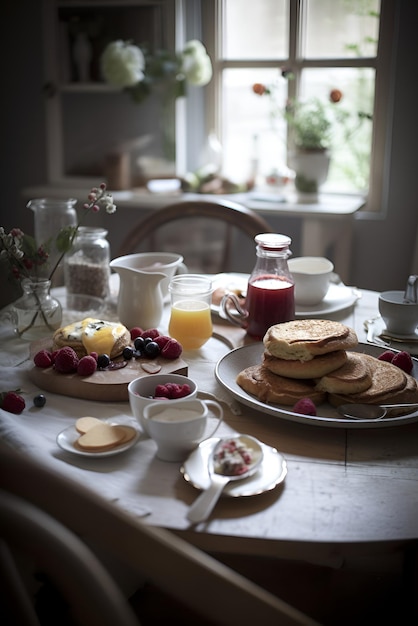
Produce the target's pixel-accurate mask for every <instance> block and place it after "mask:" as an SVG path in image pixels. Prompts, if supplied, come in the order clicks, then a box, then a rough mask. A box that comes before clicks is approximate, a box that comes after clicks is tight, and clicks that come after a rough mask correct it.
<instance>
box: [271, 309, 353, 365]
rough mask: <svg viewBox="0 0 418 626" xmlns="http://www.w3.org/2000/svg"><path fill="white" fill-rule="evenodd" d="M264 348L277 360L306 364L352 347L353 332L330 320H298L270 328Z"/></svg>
mask: <svg viewBox="0 0 418 626" xmlns="http://www.w3.org/2000/svg"><path fill="white" fill-rule="evenodd" d="M263 343H264V346H265V348H266V349H267V350H268V351H269V352H270V354H272V355H273V356H275V357H277V358H279V359H286V360H299V361H310V360H311V359H313V358H314V357H315V356H318V355H321V354H327V353H328V352H335V351H336V350H349V349H351V348H355V347H356V346H357V344H358V339H357V335H356V333H355V331H354V330H353V329H352V328H349V327H348V326H345V325H344V324H341V323H340V322H334V321H331V320H312V319H298V320H294V321H292V322H284V323H282V324H275V325H274V326H271V327H270V328H269V329H268V330H267V332H266V334H265V336H264V339H263Z"/></svg>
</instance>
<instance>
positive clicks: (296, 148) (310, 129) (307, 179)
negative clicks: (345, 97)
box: [253, 71, 344, 202]
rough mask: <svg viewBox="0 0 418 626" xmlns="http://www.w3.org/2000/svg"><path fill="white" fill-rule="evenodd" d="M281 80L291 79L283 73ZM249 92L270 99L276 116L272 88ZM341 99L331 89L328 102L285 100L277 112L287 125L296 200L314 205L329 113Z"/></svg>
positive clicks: (324, 163)
mask: <svg viewBox="0 0 418 626" xmlns="http://www.w3.org/2000/svg"><path fill="white" fill-rule="evenodd" d="M282 76H283V77H284V78H288V79H289V78H291V76H290V75H288V73H286V72H285V71H283V72H282ZM253 92H254V93H255V94H257V95H259V96H262V95H264V94H267V95H270V96H271V97H272V99H273V101H274V103H275V109H274V114H277V103H276V101H275V97H274V96H275V94H274V86H272V87H267V86H265V85H262V84H261V83H256V84H254V85H253ZM341 99H342V93H341V91H340V90H339V89H333V90H332V91H331V92H330V94H329V102H326V103H324V102H322V101H321V100H320V99H319V98H312V99H310V100H306V101H302V100H289V101H288V102H287V104H286V106H285V107H284V108H283V109H280V108H279V112H280V114H281V115H283V117H284V118H285V120H286V121H287V124H288V131H289V145H290V146H292V147H293V149H291V150H290V151H289V153H288V158H289V163H288V164H289V166H290V167H291V168H292V169H293V170H294V171H295V187H296V190H297V192H298V193H299V199H300V200H302V201H304V202H315V201H316V200H317V197H318V191H319V188H320V186H321V185H322V184H323V183H324V182H325V181H326V179H327V176H328V170H329V164H330V150H329V149H330V147H331V138H332V125H333V121H335V120H334V119H333V116H332V114H331V113H332V111H331V109H332V107H333V105H334V104H336V103H337V102H339V101H340V100H341ZM342 115H344V114H343V113H342ZM337 117H338V116H337ZM339 121H341V120H339Z"/></svg>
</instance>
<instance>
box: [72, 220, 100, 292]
mask: <svg viewBox="0 0 418 626" xmlns="http://www.w3.org/2000/svg"><path fill="white" fill-rule="evenodd" d="M107 232H108V231H107V230H105V229H104V228H91V227H89V226H80V228H79V229H78V232H77V235H76V237H75V239H74V242H73V246H72V248H71V250H70V251H69V252H67V254H66V255H65V259H64V282H65V286H66V288H67V292H68V293H71V294H84V295H89V296H96V297H98V298H103V299H104V298H107V297H108V295H109V278H110V266H109V263H110V246H109V242H108V240H107V239H106V236H107Z"/></svg>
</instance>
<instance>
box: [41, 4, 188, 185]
mask: <svg viewBox="0 0 418 626" xmlns="http://www.w3.org/2000/svg"><path fill="white" fill-rule="evenodd" d="M43 9H44V15H43V17H44V20H43V21H44V33H43V41H44V66H45V83H44V93H45V102H46V118H47V119H46V121H47V154H48V182H49V183H50V184H67V185H68V184H74V185H77V184H79V183H80V182H81V181H82V184H83V185H84V186H86V185H87V186H88V185H89V183H90V181H91V183H92V184H97V179H98V177H99V178H100V179H102V178H103V177H104V176H105V175H106V170H107V171H108V172H111V171H112V170H111V169H110V167H111V166H112V164H113V167H114V166H115V162H116V168H117V167H118V165H121V166H125V167H127V168H128V170H129V174H130V181H131V186H135V182H136V181H135V177H136V176H138V175H139V174H138V171H137V167H136V160H137V157H138V155H139V154H140V153H141V150H142V151H143V150H144V146H146V154H147V156H151V157H152V156H155V157H161V156H163V154H162V151H163V146H162V134H161V117H162V116H161V115H160V111H161V103H160V101H159V98H158V95H156V94H153V95H151V96H150V97H149V98H147V100H145V101H144V102H142V103H141V104H137V103H135V102H133V101H132V99H131V98H130V96H129V95H128V94H127V93H125V92H122V91H118V90H117V89H114V88H112V87H110V86H108V85H107V84H105V83H104V82H103V81H102V79H101V76H100V55H101V53H102V51H103V49H104V48H105V46H106V44H107V43H109V42H110V41H114V40H116V39H123V40H132V41H133V42H134V43H135V44H137V45H140V46H141V47H142V46H143V45H148V46H149V47H150V49H152V50H155V49H158V48H166V49H169V50H174V49H175V45H176V42H175V38H176V32H175V31H176V19H175V13H176V11H175V9H176V0H110V1H109V0H43ZM173 116H174V111H173ZM173 119H174V118H173ZM173 123H174V121H173ZM127 155H128V159H127V160H126V157H127ZM118 157H120V158H121V161H120V162H118ZM124 159H125V160H124Z"/></svg>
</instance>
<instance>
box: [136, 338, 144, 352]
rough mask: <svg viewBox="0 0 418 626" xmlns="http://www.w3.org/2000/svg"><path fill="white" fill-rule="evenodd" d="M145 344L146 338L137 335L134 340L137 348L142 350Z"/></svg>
mask: <svg viewBox="0 0 418 626" xmlns="http://www.w3.org/2000/svg"><path fill="white" fill-rule="evenodd" d="M144 345H145V339H144V338H143V337H137V338H136V339H135V341H134V346H135V350H142V349H143V347H144Z"/></svg>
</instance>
